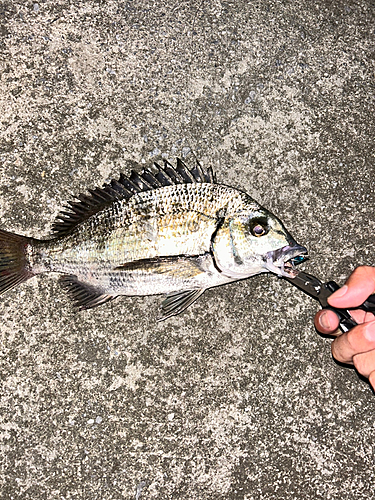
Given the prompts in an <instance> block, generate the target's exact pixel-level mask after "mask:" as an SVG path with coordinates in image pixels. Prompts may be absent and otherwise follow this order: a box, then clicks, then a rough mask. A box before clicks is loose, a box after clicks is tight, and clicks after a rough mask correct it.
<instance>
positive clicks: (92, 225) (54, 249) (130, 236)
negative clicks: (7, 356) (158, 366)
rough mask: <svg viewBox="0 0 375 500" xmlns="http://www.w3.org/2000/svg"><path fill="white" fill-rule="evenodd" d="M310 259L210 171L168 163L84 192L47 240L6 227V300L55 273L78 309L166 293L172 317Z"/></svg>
mask: <svg viewBox="0 0 375 500" xmlns="http://www.w3.org/2000/svg"><path fill="white" fill-rule="evenodd" d="M306 255H307V249H306V248H305V247H303V246H301V245H299V244H298V243H296V241H295V240H294V239H293V237H292V236H291V235H290V234H289V232H288V231H287V230H286V229H285V227H284V225H283V223H282V222H281V221H280V220H279V219H278V218H277V217H276V216H275V215H273V214H272V213H270V212H269V211H268V210H266V209H265V208H263V207H262V206H260V205H259V204H258V203H257V202H256V201H255V200H254V199H252V198H251V197H250V196H249V195H248V194H246V193H245V192H243V191H240V190H238V189H236V188H233V187H229V186H227V185H225V184H219V183H218V182H217V180H216V176H215V174H214V172H213V170H212V168H211V167H209V168H204V167H203V166H202V165H201V164H200V163H199V162H197V164H196V165H195V166H194V167H190V168H189V167H188V166H187V165H186V164H185V163H184V162H183V161H182V160H180V159H177V163H176V165H175V166H173V165H172V164H171V163H170V162H169V161H167V160H164V163H163V166H160V165H159V164H157V163H154V164H153V165H151V166H150V167H147V168H144V169H143V170H142V171H140V172H136V171H135V170H132V171H131V175H130V176H125V175H124V174H121V175H120V178H119V179H118V180H115V179H114V180H111V181H110V182H108V183H106V184H104V185H103V187H101V188H99V187H97V188H94V189H88V190H87V193H83V194H79V195H78V196H76V197H75V198H74V199H73V201H70V202H68V204H67V206H66V207H65V208H64V210H62V211H61V212H60V213H59V214H58V215H57V218H56V220H55V222H54V223H53V224H52V230H51V234H50V235H49V236H47V237H46V238H45V239H36V238H31V237H26V236H22V235H18V234H14V233H12V232H9V231H5V230H0V294H3V293H5V292H7V291H8V290H10V289H11V288H13V287H15V286H16V285H19V284H21V283H23V282H24V281H26V280H28V279H30V278H32V277H34V276H36V275H39V274H42V273H48V272H53V273H59V274H60V277H59V281H60V283H61V285H62V286H63V288H64V289H65V290H66V291H67V292H68V294H69V295H70V297H71V299H72V300H73V303H74V305H75V306H76V307H77V308H78V309H79V310H85V309H90V308H93V307H96V306H99V305H101V304H104V303H106V302H108V301H110V300H113V299H114V298H116V297H118V296H121V295H128V296H146V295H159V294H164V295H165V298H164V300H163V301H162V302H161V306H160V307H161V311H162V316H161V317H160V318H159V319H160V320H165V319H167V318H169V317H171V316H173V315H177V314H180V313H181V312H182V311H184V310H185V309H186V308H187V307H189V306H190V305H191V304H192V303H193V302H195V301H196V300H197V299H198V298H199V297H200V296H201V295H202V294H203V293H204V291H205V290H207V289H208V288H212V287H216V286H220V285H225V284H227V283H231V282H233V281H238V280H241V279H245V278H249V277H251V276H254V275H257V274H260V273H265V272H271V273H274V274H276V275H278V276H289V277H290V276H293V273H295V272H296V271H295V265H294V264H295V263H298V262H299V261H301V260H304V258H305V257H306Z"/></svg>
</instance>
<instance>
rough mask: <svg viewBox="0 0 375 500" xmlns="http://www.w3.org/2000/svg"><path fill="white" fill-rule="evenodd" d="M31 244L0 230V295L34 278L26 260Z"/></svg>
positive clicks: (15, 235)
mask: <svg viewBox="0 0 375 500" xmlns="http://www.w3.org/2000/svg"><path fill="white" fill-rule="evenodd" d="M31 242H32V238H26V236H18V235H17V234H13V233H8V232H7V231H2V230H1V229H0V295H1V294H2V293H4V292H6V291H7V290H10V289H11V288H13V287H14V286H16V285H19V284H20V283H22V282H24V281H26V280H27V279H29V278H31V277H32V276H34V273H33V272H32V270H31V268H30V263H29V261H28V258H27V250H28V247H29V245H30V244H31Z"/></svg>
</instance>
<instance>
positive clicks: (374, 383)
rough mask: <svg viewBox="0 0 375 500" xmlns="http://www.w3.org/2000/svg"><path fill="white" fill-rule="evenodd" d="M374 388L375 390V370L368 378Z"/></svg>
mask: <svg viewBox="0 0 375 500" xmlns="http://www.w3.org/2000/svg"><path fill="white" fill-rule="evenodd" d="M368 380H369V382H370V384H371V386H372V388H373V389H374V391H375V370H374V371H373V372H371V373H370V376H369V378H368Z"/></svg>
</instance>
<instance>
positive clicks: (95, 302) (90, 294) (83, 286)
mask: <svg viewBox="0 0 375 500" xmlns="http://www.w3.org/2000/svg"><path fill="white" fill-rule="evenodd" d="M59 282H60V283H61V285H62V286H63V287H64V288H65V290H67V292H68V293H69V295H70V297H71V298H72V300H73V302H74V305H75V306H76V307H78V309H79V310H80V311H82V310H84V309H91V308H92V307H96V306H100V305H101V304H104V303H105V302H108V301H109V300H112V299H114V298H115V297H116V296H115V295H108V294H105V293H103V292H102V291H101V290H100V289H98V288H96V287H94V286H92V285H89V284H88V283H84V282H82V281H79V280H78V278H77V276H74V275H71V274H67V275H64V276H61V278H60V279H59Z"/></svg>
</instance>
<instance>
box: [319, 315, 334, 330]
mask: <svg viewBox="0 0 375 500" xmlns="http://www.w3.org/2000/svg"><path fill="white" fill-rule="evenodd" d="M319 324H320V326H321V327H322V328H324V329H325V330H330V329H331V323H330V321H329V314H328V313H326V312H323V313H322V314H321V315H320V316H319Z"/></svg>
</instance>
